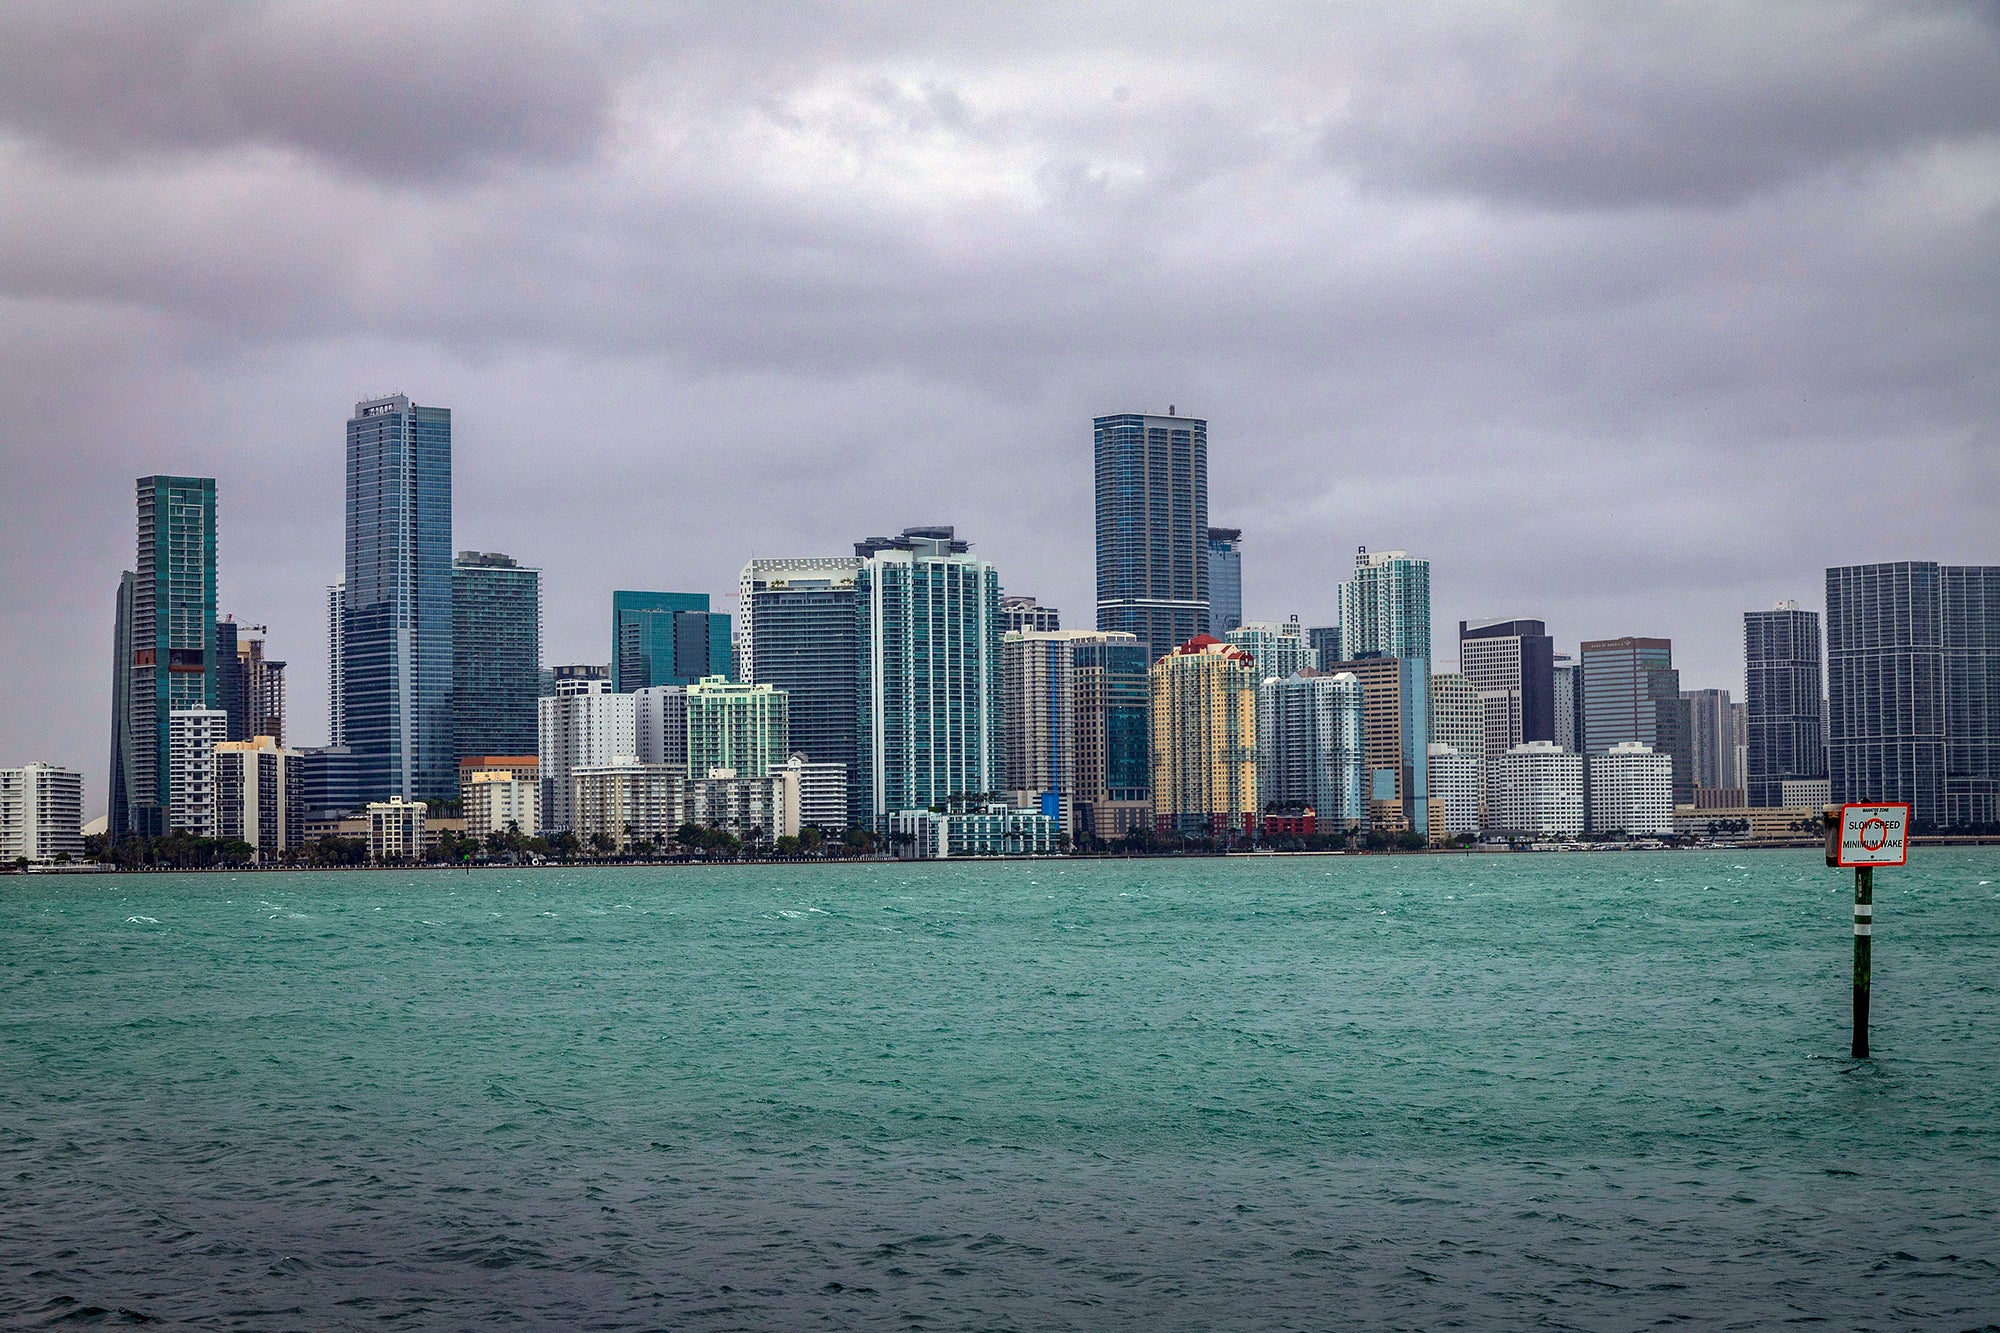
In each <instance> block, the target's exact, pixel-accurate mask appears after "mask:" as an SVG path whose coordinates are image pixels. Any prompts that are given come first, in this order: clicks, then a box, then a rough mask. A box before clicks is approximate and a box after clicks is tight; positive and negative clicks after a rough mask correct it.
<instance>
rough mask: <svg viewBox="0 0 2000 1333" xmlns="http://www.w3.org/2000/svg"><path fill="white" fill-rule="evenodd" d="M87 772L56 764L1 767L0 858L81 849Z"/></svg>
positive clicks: (41, 858) (37, 858)
mask: <svg viewBox="0 0 2000 1333" xmlns="http://www.w3.org/2000/svg"><path fill="white" fill-rule="evenodd" d="M82 829H83V775H82V774H81V773H78V772H75V771H74V770H72V769H67V768H57V767H56V766H55V765H54V764H23V765H22V766H21V767H19V768H0V863H5V864H12V863H13V862H15V861H20V860H23V859H25V860H28V861H31V862H35V863H37V864H39V863H42V862H47V861H53V860H55V859H56V857H58V856H61V855H63V854H64V853H68V854H69V855H70V856H81V855H82V854H83V832H82Z"/></svg>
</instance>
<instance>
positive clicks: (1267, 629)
mask: <svg viewBox="0 0 2000 1333" xmlns="http://www.w3.org/2000/svg"><path fill="white" fill-rule="evenodd" d="M1214 637H1217V638H1220V639H1221V640H1222V641H1223V642H1224V643H1227V644H1229V645H1231V646H1232V647H1236V648H1241V649H1242V650H1243V651H1244V652H1246V653H1249V654H1250V657H1251V659H1252V660H1253V661H1254V662H1255V664H1256V665H1255V667H1254V670H1255V671H1256V673H1257V679H1258V680H1260V681H1265V680H1283V679H1284V678H1285V677H1287V676H1289V675H1291V674H1292V673H1293V672H1295V671H1303V670H1307V669H1317V668H1318V666H1319V654H1318V653H1316V652H1314V651H1313V649H1312V646H1311V645H1310V644H1308V643H1307V642H1306V636H1305V630H1304V628H1303V627H1302V626H1301V625H1300V624H1299V618H1298V617H1297V616H1293V617H1292V618H1291V619H1290V620H1253V621H1251V622H1250V623H1249V624H1247V625H1238V626H1237V627H1236V628H1235V629H1232V630H1230V631H1229V632H1228V633H1226V634H1220V635H1216V636H1214Z"/></svg>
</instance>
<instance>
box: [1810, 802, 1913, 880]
mask: <svg viewBox="0 0 2000 1333" xmlns="http://www.w3.org/2000/svg"><path fill="white" fill-rule="evenodd" d="M1828 833H1829V834H1834V833H1835V830H1834V829H1833V828H1831V827H1830V828H1829V829H1828ZM1837 836H1838V838H1839V841H1838V842H1835V841H1834V840H1833V837H1831V836H1830V837H1829V838H1828V839H1827V848H1826V852H1827V856H1826V863H1827V864H1828V865H1830V866H1831V865H1841V866H1899V865H1902V864H1904V863H1905V862H1906V861H1907V860H1908V858H1909V849H1910V807H1909V806H1907V805H1898V804H1874V805H1868V804H1851V805H1843V806H1841V807H1840V823H1839V825H1838V832H1837Z"/></svg>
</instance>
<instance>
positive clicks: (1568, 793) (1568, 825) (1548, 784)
mask: <svg viewBox="0 0 2000 1333" xmlns="http://www.w3.org/2000/svg"><path fill="white" fill-rule="evenodd" d="M1486 812H1487V813H1486V827H1487V830H1488V831H1489V832H1493V833H1500V834H1504V835H1507V836H1510V837H1523V838H1573V837H1575V836H1576V835H1577V834H1579V833H1581V832H1583V756H1582V755H1579V754H1572V753H1571V752H1569V751H1568V750H1565V749H1563V748H1562V747H1561V746H1560V745H1557V744H1556V743H1555V742H1554V741H1524V742H1523V743H1521V744H1520V745H1516V746H1515V747H1514V748H1513V749H1511V750H1509V751H1507V753H1505V754H1502V755H1496V756H1494V757H1493V758H1492V759H1490V760H1488V761H1487V764H1486Z"/></svg>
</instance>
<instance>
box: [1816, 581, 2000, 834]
mask: <svg viewBox="0 0 2000 1333" xmlns="http://www.w3.org/2000/svg"><path fill="white" fill-rule="evenodd" d="M1826 657H1827V777H1828V778H1829V779H1830V781H1831V783H1832V786H1833V799H1834V800H1836V801H1907V802H1908V803H1909V804H1910V807H1911V810H1910V814H1911V817H1912V819H1913V820H1915V822H1916V824H1917V826H1918V827H1919V828H1922V827H1924V826H1926V825H1928V826H1931V827H1939V828H1986V827H1991V826H1996V825H2000V567H1995V566H1981V565H1938V564H1934V563H1932V562H1930V561H1928V560H1905V561H1897V562H1895V563H1892V564H1880V565H1846V566H1839V567H1836V568H1833V569H1829V570H1827V571H1826Z"/></svg>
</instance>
